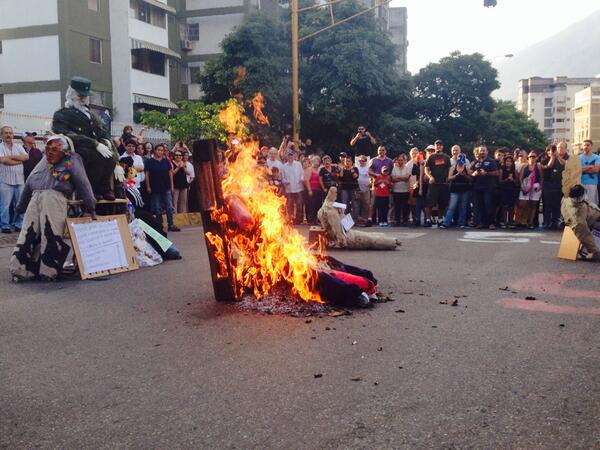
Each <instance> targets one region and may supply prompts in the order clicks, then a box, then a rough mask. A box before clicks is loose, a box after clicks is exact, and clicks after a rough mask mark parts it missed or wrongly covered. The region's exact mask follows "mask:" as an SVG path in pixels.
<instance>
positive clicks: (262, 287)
mask: <svg viewBox="0 0 600 450" xmlns="http://www.w3.org/2000/svg"><path fill="white" fill-rule="evenodd" d="M219 119H220V120H221V121H222V122H223V124H224V125H225V127H226V128H227V130H228V132H229V133H230V136H229V139H228V142H229V145H230V150H231V153H232V154H234V158H232V160H231V161H230V162H229V165H228V167H227V174H226V175H225V178H224V179H223V180H222V182H221V184H222V188H223V195H224V197H225V198H228V197H232V196H235V197H237V198H238V199H239V200H240V201H241V202H243V204H244V206H245V207H246V208H247V209H248V211H249V212H250V214H251V215H252V217H253V219H254V224H253V225H252V229H251V230H249V231H248V230H246V231H244V230H241V229H240V228H239V227H235V226H232V225H231V222H230V217H229V216H228V215H227V214H223V212H222V211H221V210H217V211H214V212H213V214H212V217H213V219H214V220H216V221H217V222H219V223H220V224H221V226H222V227H223V229H224V230H225V236H226V239H227V241H228V244H229V248H230V252H231V255H230V262H231V267H232V271H233V272H234V273H233V276H234V278H235V281H236V283H235V284H236V286H239V289H240V292H239V293H238V294H239V295H240V296H241V294H242V292H243V291H244V290H245V289H249V290H251V291H252V292H253V294H254V296H255V297H256V298H257V299H260V298H261V297H262V296H264V295H266V294H268V293H270V292H272V290H273V288H275V287H276V286H277V285H280V284H282V283H284V284H286V285H287V286H289V287H291V290H292V293H293V294H295V295H298V296H299V297H300V298H302V299H303V300H305V301H314V302H319V303H322V300H321V298H320V296H319V293H318V292H317V291H316V289H315V284H316V280H317V274H316V271H315V268H316V267H317V264H318V261H317V258H316V257H315V255H313V254H312V253H311V251H310V249H309V247H308V245H307V242H306V240H305V238H304V237H303V236H302V235H301V234H300V233H299V232H298V231H297V230H296V229H294V228H292V227H290V226H289V225H288V223H287V221H286V218H285V213H284V211H285V199H284V198H283V197H280V196H278V195H277V194H276V192H275V189H274V188H273V186H271V185H269V183H268V181H267V178H266V176H265V175H266V172H265V170H266V169H265V168H264V167H261V166H259V165H258V164H257V163H256V159H255V155H256V154H257V152H258V141H256V140H254V139H253V138H252V137H250V136H248V134H247V130H246V126H245V125H246V123H247V121H248V119H247V117H246V116H245V115H244V111H243V109H242V107H241V106H240V104H239V103H237V102H236V101H233V100H230V101H229V102H228V104H227V105H226V107H225V108H224V109H223V110H222V111H221V112H220V113H219ZM234 139H235V140H237V144H235V145H233V144H232V142H234Z"/></svg>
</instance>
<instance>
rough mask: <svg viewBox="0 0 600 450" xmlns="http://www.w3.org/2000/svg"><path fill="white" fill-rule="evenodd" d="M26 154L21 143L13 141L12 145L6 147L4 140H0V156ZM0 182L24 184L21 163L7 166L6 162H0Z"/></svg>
mask: <svg viewBox="0 0 600 450" xmlns="http://www.w3.org/2000/svg"><path fill="white" fill-rule="evenodd" d="M19 155H27V152H26V151H25V149H24V148H23V146H22V145H20V144H16V143H14V142H13V145H12V147H10V148H9V147H8V146H7V145H6V144H5V143H4V142H0V156H19ZM0 182H2V183H6V184H11V185H13V186H14V185H19V184H25V177H24V176H23V164H22V163H21V164H16V165H14V166H9V165H6V164H0Z"/></svg>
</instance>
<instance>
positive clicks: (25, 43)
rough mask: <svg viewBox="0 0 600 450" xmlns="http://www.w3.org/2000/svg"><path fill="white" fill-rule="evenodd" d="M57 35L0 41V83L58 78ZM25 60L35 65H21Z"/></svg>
mask: <svg viewBox="0 0 600 450" xmlns="http://www.w3.org/2000/svg"><path fill="white" fill-rule="evenodd" d="M58 42H59V41H58V36H41V37H35V38H24V39H7V40H4V41H2V53H1V54H0V84H1V83H18V82H27V81H45V80H58V79H60V60H59V45H58ZM25 60H28V61H35V67H31V68H29V70H25V69H27V68H26V67H24V66H23V64H24V62H25Z"/></svg>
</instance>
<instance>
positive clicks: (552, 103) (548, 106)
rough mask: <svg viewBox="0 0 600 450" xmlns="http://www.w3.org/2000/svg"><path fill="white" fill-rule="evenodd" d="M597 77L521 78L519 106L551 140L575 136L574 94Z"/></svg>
mask: <svg viewBox="0 0 600 450" xmlns="http://www.w3.org/2000/svg"><path fill="white" fill-rule="evenodd" d="M594 80H595V78H568V77H554V78H542V77H532V78H528V79H524V80H519V92H518V97H517V109H518V110H520V111H522V112H524V113H525V114H527V116H529V117H530V118H532V119H533V120H535V121H536V122H537V124H538V126H539V129H540V130H541V131H543V132H544V134H545V135H546V137H547V138H548V139H549V140H550V141H551V142H559V141H565V142H566V143H567V144H569V145H571V144H572V143H573V140H574V121H575V116H574V106H575V94H576V93H577V92H578V91H580V90H582V89H584V88H586V87H588V86H589V85H590V84H591V83H592V82H593V81H594Z"/></svg>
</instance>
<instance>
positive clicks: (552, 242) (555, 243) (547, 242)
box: [540, 241, 560, 245]
mask: <svg viewBox="0 0 600 450" xmlns="http://www.w3.org/2000/svg"><path fill="white" fill-rule="evenodd" d="M540 244H554V245H560V241H540Z"/></svg>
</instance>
